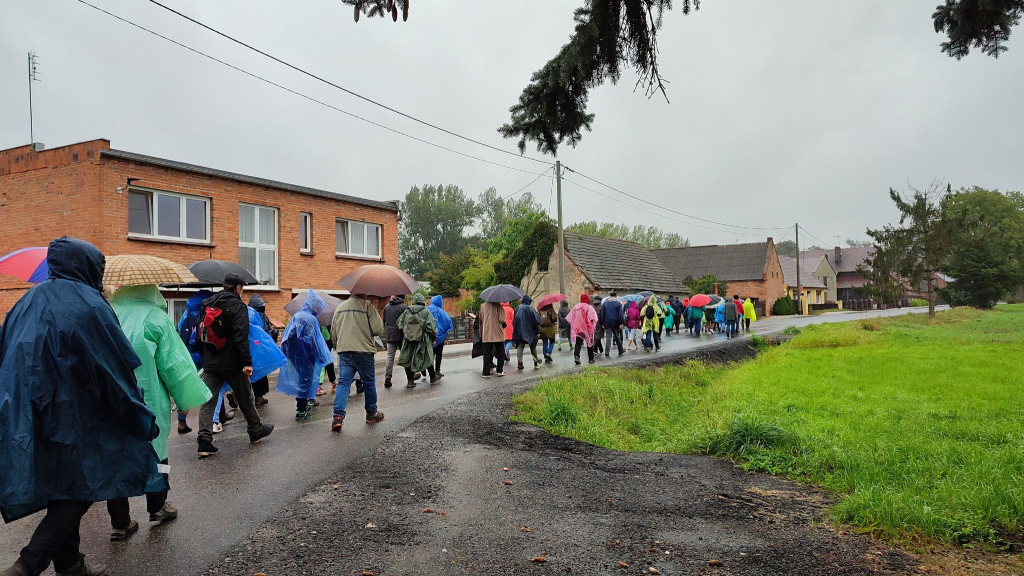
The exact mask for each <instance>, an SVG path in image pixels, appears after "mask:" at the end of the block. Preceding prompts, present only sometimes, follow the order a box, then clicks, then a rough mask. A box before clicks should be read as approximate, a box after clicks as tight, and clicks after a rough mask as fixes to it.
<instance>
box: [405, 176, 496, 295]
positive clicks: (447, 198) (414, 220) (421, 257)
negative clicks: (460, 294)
mask: <svg viewBox="0 0 1024 576" xmlns="http://www.w3.org/2000/svg"><path fill="white" fill-rule="evenodd" d="M476 214H477V208H476V203H475V202H474V201H473V200H472V199H471V198H468V197H467V196H466V193H465V192H463V191H462V189H461V188H459V187H458V186H453V185H451V184H449V185H444V184H439V185H437V186H429V185H427V186H423V187H422V188H420V187H417V186H413V187H412V189H411V190H409V193H408V194H407V195H406V196H405V202H403V204H402V213H401V222H400V223H399V229H398V253H399V266H401V268H402V269H403V270H406V271H407V272H409V273H410V274H412V275H413V276H415V277H417V278H419V277H422V276H423V275H424V274H426V273H427V272H428V271H430V270H432V269H434V268H435V267H436V266H437V262H438V259H439V258H440V257H441V254H457V253H459V252H461V251H462V249H463V248H465V247H466V246H468V245H470V243H471V241H470V240H469V239H467V237H466V234H465V231H466V228H469V227H470V226H472V225H473V222H474V220H475V218H476Z"/></svg>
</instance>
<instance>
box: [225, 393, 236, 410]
mask: <svg viewBox="0 0 1024 576" xmlns="http://www.w3.org/2000/svg"><path fill="white" fill-rule="evenodd" d="M224 399H225V400H227V401H228V406H231V407H232V408H238V401H236V400H235V393H234V392H225V393H224Z"/></svg>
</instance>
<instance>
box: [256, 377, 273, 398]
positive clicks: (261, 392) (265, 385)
mask: <svg viewBox="0 0 1024 576" xmlns="http://www.w3.org/2000/svg"><path fill="white" fill-rule="evenodd" d="M269 393H270V380H269V379H268V378H267V377H266V376H264V377H263V378H260V379H259V380H255V381H253V383H252V395H253V396H256V397H257V398H259V397H260V396H266V395H267V394H269Z"/></svg>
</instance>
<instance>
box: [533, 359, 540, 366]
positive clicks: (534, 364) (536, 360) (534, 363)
mask: <svg viewBox="0 0 1024 576" xmlns="http://www.w3.org/2000/svg"><path fill="white" fill-rule="evenodd" d="M539 366H540V359H538V358H534V359H533V367H534V368H537V367H539Z"/></svg>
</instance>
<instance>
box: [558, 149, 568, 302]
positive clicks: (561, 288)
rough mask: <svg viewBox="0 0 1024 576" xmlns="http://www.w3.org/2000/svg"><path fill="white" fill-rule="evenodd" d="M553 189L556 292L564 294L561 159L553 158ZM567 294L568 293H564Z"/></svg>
mask: <svg viewBox="0 0 1024 576" xmlns="http://www.w3.org/2000/svg"><path fill="white" fill-rule="evenodd" d="M555 182H556V183H557V184H556V185H555V190H556V191H557V193H558V292H559V293H560V294H565V230H564V229H563V228H562V161H561V160H555ZM566 295H567V296H568V294H566Z"/></svg>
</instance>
